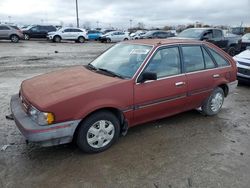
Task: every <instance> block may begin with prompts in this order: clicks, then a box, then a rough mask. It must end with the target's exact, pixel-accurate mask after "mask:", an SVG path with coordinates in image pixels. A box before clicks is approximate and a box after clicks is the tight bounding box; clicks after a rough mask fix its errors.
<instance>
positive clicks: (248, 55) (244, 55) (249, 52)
mask: <svg viewBox="0 0 250 188" xmlns="http://www.w3.org/2000/svg"><path fill="white" fill-rule="evenodd" d="M234 58H241V59H247V60H250V50H249V49H248V50H245V51H243V52H241V53H240V54H238V55H236V56H234Z"/></svg>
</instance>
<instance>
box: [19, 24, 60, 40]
mask: <svg viewBox="0 0 250 188" xmlns="http://www.w3.org/2000/svg"><path fill="white" fill-rule="evenodd" d="M56 30H57V29H56V27H54V26H52V25H33V26H29V27H27V28H25V29H23V30H22V31H23V34H24V39H25V40H29V39H30V38H46V37H47V34H48V32H52V31H56Z"/></svg>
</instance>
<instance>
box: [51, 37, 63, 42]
mask: <svg viewBox="0 0 250 188" xmlns="http://www.w3.org/2000/svg"><path fill="white" fill-rule="evenodd" d="M61 40H62V38H61V37H60V36H58V35H56V36H54V38H53V41H54V42H61Z"/></svg>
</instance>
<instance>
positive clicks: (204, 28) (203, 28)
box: [188, 27, 221, 30]
mask: <svg viewBox="0 0 250 188" xmlns="http://www.w3.org/2000/svg"><path fill="white" fill-rule="evenodd" d="M188 29H193V30H195V29H199V30H208V29H219V30H221V29H220V28H214V27H195V28H188Z"/></svg>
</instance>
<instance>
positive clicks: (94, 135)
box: [87, 120, 115, 148]
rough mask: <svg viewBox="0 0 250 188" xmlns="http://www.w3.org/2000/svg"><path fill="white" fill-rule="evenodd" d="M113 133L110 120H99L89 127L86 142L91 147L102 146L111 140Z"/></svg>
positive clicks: (113, 128) (113, 129)
mask: <svg viewBox="0 0 250 188" xmlns="http://www.w3.org/2000/svg"><path fill="white" fill-rule="evenodd" d="M114 134H115V127H114V125H113V124H112V123H111V122H110V121H107V120H100V121H97V122H95V123H94V124H93V125H92V126H91V127H90V128H89V130H88V132H87V142H88V144H89V145H90V146H91V147H93V148H102V147H104V146H106V145H108V144H109V143H110V142H111V140H112V139H113V137H114Z"/></svg>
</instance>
